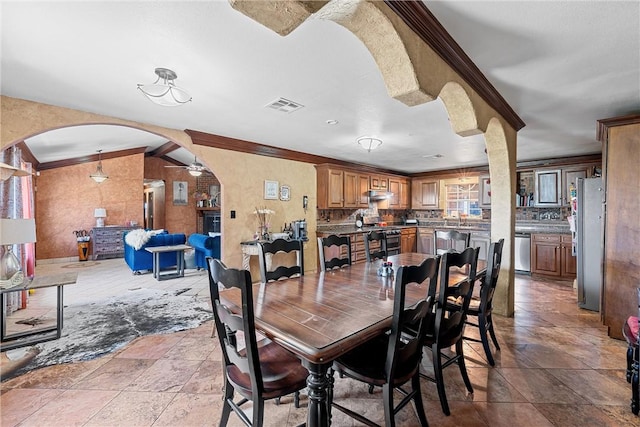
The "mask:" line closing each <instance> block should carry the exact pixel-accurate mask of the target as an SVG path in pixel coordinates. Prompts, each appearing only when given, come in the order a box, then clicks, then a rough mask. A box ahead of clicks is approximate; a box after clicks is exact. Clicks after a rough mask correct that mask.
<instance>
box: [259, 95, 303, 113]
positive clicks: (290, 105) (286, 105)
mask: <svg viewBox="0 0 640 427" xmlns="http://www.w3.org/2000/svg"><path fill="white" fill-rule="evenodd" d="M265 107H267V108H271V109H273V110H278V111H282V112H283V113H293V112H294V111H296V110H299V109H300V108H302V107H304V105H302V104H298V103H297V102H293V101H289V100H288V99H285V98H278V99H276V100H275V101H272V102H270V103H268V104H267V105H265Z"/></svg>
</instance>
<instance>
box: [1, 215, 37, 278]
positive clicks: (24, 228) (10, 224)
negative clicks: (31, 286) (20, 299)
mask: <svg viewBox="0 0 640 427" xmlns="http://www.w3.org/2000/svg"><path fill="white" fill-rule="evenodd" d="M35 241H36V221H35V219H33V218H32V219H6V218H0V244H1V245H2V246H3V247H4V254H3V255H2V258H1V259H0V288H2V289H5V288H11V287H13V286H18V285H21V284H22V282H24V273H23V272H22V266H21V265H20V261H19V260H18V258H17V257H16V256H15V254H14V253H13V251H12V246H13V245H19V244H23V243H31V242H35Z"/></svg>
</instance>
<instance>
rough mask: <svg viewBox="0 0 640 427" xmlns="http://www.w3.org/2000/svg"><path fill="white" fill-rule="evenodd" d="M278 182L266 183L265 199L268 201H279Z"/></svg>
mask: <svg viewBox="0 0 640 427" xmlns="http://www.w3.org/2000/svg"><path fill="white" fill-rule="evenodd" d="M278 190H279V187H278V181H265V182H264V198H265V199H266V200H278Z"/></svg>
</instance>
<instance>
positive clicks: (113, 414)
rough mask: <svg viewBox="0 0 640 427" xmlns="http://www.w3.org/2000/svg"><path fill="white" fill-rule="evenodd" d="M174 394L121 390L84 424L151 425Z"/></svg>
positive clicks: (98, 425) (97, 425) (96, 426)
mask: <svg viewBox="0 0 640 427" xmlns="http://www.w3.org/2000/svg"><path fill="white" fill-rule="evenodd" d="M175 396H176V394H175V393H159V392H140V391H123V392H120V394H118V395H117V396H116V397H115V398H114V399H112V400H111V401H110V402H109V403H108V404H107V405H106V406H105V407H104V408H102V409H101V410H100V411H99V412H98V413H97V414H96V415H95V416H93V417H92V418H91V419H90V420H89V421H88V422H87V423H85V424H84V425H85V426H95V427H105V426H136V427H143V426H151V425H152V424H153V423H154V422H155V421H156V420H157V419H158V418H159V417H160V415H161V414H162V412H163V411H164V410H165V408H166V407H167V406H168V405H169V403H170V402H171V401H172V400H173V398H174V397H175Z"/></svg>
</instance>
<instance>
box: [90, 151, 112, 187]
mask: <svg viewBox="0 0 640 427" xmlns="http://www.w3.org/2000/svg"><path fill="white" fill-rule="evenodd" d="M100 153H102V150H98V167H97V169H96V171H95V172H94V173H92V174H91V175H89V177H90V178H91V179H93V180H94V181H95V182H97V183H98V184H100V183H101V182H104V181H106V180H107V179H108V178H109V175H107V174H106V173H104V172H103V171H102V158H101V156H100Z"/></svg>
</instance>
